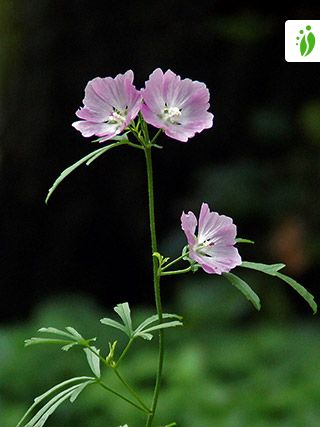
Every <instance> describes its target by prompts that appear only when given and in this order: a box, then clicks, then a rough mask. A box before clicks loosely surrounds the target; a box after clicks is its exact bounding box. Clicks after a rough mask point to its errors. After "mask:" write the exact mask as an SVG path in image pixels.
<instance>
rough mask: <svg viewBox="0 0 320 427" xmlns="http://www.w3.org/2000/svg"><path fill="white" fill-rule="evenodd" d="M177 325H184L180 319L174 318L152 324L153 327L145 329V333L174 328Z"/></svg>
mask: <svg viewBox="0 0 320 427" xmlns="http://www.w3.org/2000/svg"><path fill="white" fill-rule="evenodd" d="M175 326H183V323H182V322H179V321H178V320H174V321H172V322H165V323H159V324H158V325H154V326H151V328H147V329H144V330H143V333H144V334H145V333H146V332H151V331H156V330H158V329H165V328H173V327H175ZM138 336H139V334H138Z"/></svg>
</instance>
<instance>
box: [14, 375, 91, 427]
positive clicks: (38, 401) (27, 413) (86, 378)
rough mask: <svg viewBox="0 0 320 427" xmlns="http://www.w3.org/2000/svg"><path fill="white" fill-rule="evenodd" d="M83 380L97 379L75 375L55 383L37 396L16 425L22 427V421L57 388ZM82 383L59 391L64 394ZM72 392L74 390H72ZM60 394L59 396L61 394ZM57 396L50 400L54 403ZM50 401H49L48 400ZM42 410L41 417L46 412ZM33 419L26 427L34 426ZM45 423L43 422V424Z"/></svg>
mask: <svg viewBox="0 0 320 427" xmlns="http://www.w3.org/2000/svg"><path fill="white" fill-rule="evenodd" d="M81 380H86V381H85V382H88V380H89V382H93V381H95V378H93V377H87V376H83V377H75V378H71V379H69V380H66V381H63V382H62V383H59V384H57V385H55V386H54V387H52V388H50V389H49V390H48V391H46V392H45V393H43V394H42V395H40V396H38V397H36V398H35V399H34V403H33V404H32V405H31V406H30V408H29V409H28V410H27V412H26V413H25V414H24V416H23V417H22V418H21V420H20V421H19V423H18V424H17V426H16V427H20V426H21V425H22V423H23V422H24V421H25V419H26V418H27V417H28V416H29V415H30V413H31V412H32V411H33V409H34V408H35V407H36V406H37V405H38V404H39V403H40V402H42V401H43V400H44V399H46V398H47V397H48V396H50V395H51V394H53V393H54V392H55V391H57V390H59V389H61V388H62V387H64V386H66V385H68V384H71V383H73V382H77V381H81ZM81 384H83V381H82V382H81V383H80V384H76V385H74V386H72V387H70V388H69V389H67V390H64V391H63V392H60V393H59V395H60V396H61V393H63V395H64V393H65V392H68V391H70V390H71V389H72V391H73V390H75V389H76V388H77V387H78V386H79V385H81ZM71 393H72V392H71ZM59 395H58V396H59ZM70 396H71V394H70ZM56 397H57V396H55V398H53V399H55V400H54V401H53V399H51V400H50V402H51V404H52V403H54V402H55V401H56ZM48 403H49V402H48ZM45 406H47V408H49V407H50V405H49V406H48V404H47V405H45ZM40 411H42V412H41V413H40ZM40 411H38V412H37V414H38V415H39V413H40V415H39V416H40V417H41V415H42V414H43V413H44V412H43V408H42V409H41V410H40ZM33 419H34V420H35V421H37V418H35V417H33ZM31 421H32V420H30V421H29V422H28V423H27V424H25V427H30V426H32V425H33V424H30V423H31ZM42 425H43V424H42Z"/></svg>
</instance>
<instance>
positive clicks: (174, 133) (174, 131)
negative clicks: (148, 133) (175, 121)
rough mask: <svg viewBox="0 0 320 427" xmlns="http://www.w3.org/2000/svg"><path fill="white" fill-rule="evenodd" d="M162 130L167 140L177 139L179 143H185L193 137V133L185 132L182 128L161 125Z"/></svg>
mask: <svg viewBox="0 0 320 427" xmlns="http://www.w3.org/2000/svg"><path fill="white" fill-rule="evenodd" d="M162 129H163V130H164V133H165V134H166V135H167V136H169V138H173V139H177V140H178V141H181V142H187V141H188V139H189V138H192V137H193V136H194V132H190V131H188V130H185V129H184V128H183V126H179V125H168V124H167V123H166V124H163V126H162Z"/></svg>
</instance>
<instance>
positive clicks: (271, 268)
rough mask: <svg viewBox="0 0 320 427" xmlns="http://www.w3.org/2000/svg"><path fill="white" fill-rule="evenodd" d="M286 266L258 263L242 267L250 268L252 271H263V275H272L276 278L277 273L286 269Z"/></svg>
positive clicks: (249, 263)
mask: <svg viewBox="0 0 320 427" xmlns="http://www.w3.org/2000/svg"><path fill="white" fill-rule="evenodd" d="M285 266H286V265H285V264H261V263H258V262H246V261H243V263H242V264H241V265H240V267H245V268H250V269H251V270H257V271H261V273H265V274H270V275H271V276H276V275H277V272H278V271H279V270H281V269H282V268H284V267H285Z"/></svg>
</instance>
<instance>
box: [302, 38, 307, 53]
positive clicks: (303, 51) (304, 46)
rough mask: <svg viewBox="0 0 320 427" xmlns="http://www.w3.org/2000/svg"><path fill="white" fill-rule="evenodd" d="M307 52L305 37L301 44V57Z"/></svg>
mask: <svg viewBox="0 0 320 427" xmlns="http://www.w3.org/2000/svg"><path fill="white" fill-rule="evenodd" d="M306 51H307V42H306V36H303V37H302V39H301V42H300V53H301V56H305V53H306Z"/></svg>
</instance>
